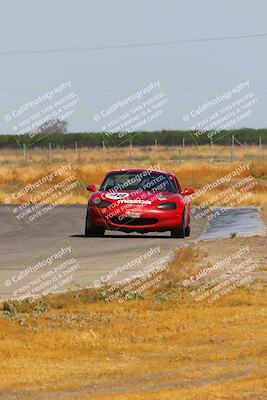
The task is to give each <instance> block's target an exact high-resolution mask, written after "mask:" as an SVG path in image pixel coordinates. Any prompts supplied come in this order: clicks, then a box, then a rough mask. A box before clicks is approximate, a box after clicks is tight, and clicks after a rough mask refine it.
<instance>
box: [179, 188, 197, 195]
mask: <svg viewBox="0 0 267 400" xmlns="http://www.w3.org/2000/svg"><path fill="white" fill-rule="evenodd" d="M193 193H195V190H194V189H192V188H188V189H185V190H184V191H183V193H182V195H183V196H190V194H193Z"/></svg>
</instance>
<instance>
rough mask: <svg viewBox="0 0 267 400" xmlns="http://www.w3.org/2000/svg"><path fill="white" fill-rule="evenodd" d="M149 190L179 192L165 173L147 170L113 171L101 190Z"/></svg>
mask: <svg viewBox="0 0 267 400" xmlns="http://www.w3.org/2000/svg"><path fill="white" fill-rule="evenodd" d="M111 189H112V190H113V191H119V190H149V191H152V192H171V193H177V188H176V185H175V183H174V181H173V179H172V178H171V177H170V176H169V175H167V174H163V173H160V172H158V173H156V172H151V171H148V170H145V171H140V172H139V171H137V172H135V171H125V172H112V173H111V174H109V175H108V176H107V177H106V179H105V180H104V182H103V183H102V185H101V187H100V190H111Z"/></svg>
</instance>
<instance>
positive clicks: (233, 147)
mask: <svg viewBox="0 0 267 400" xmlns="http://www.w3.org/2000/svg"><path fill="white" fill-rule="evenodd" d="M234 160H235V136H234V135H232V145H231V162H233V161H234Z"/></svg>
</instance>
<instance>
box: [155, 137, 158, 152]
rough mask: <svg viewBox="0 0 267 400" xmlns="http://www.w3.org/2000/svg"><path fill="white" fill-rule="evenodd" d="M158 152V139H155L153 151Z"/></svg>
mask: <svg viewBox="0 0 267 400" xmlns="http://www.w3.org/2000/svg"><path fill="white" fill-rule="evenodd" d="M157 150H158V139H155V151H157Z"/></svg>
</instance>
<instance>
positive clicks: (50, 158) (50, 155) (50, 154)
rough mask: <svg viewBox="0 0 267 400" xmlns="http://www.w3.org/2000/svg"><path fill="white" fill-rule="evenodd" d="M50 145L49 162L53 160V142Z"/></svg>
mask: <svg viewBox="0 0 267 400" xmlns="http://www.w3.org/2000/svg"><path fill="white" fill-rule="evenodd" d="M48 147H49V163H51V161H52V143H51V142H49V143H48Z"/></svg>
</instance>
